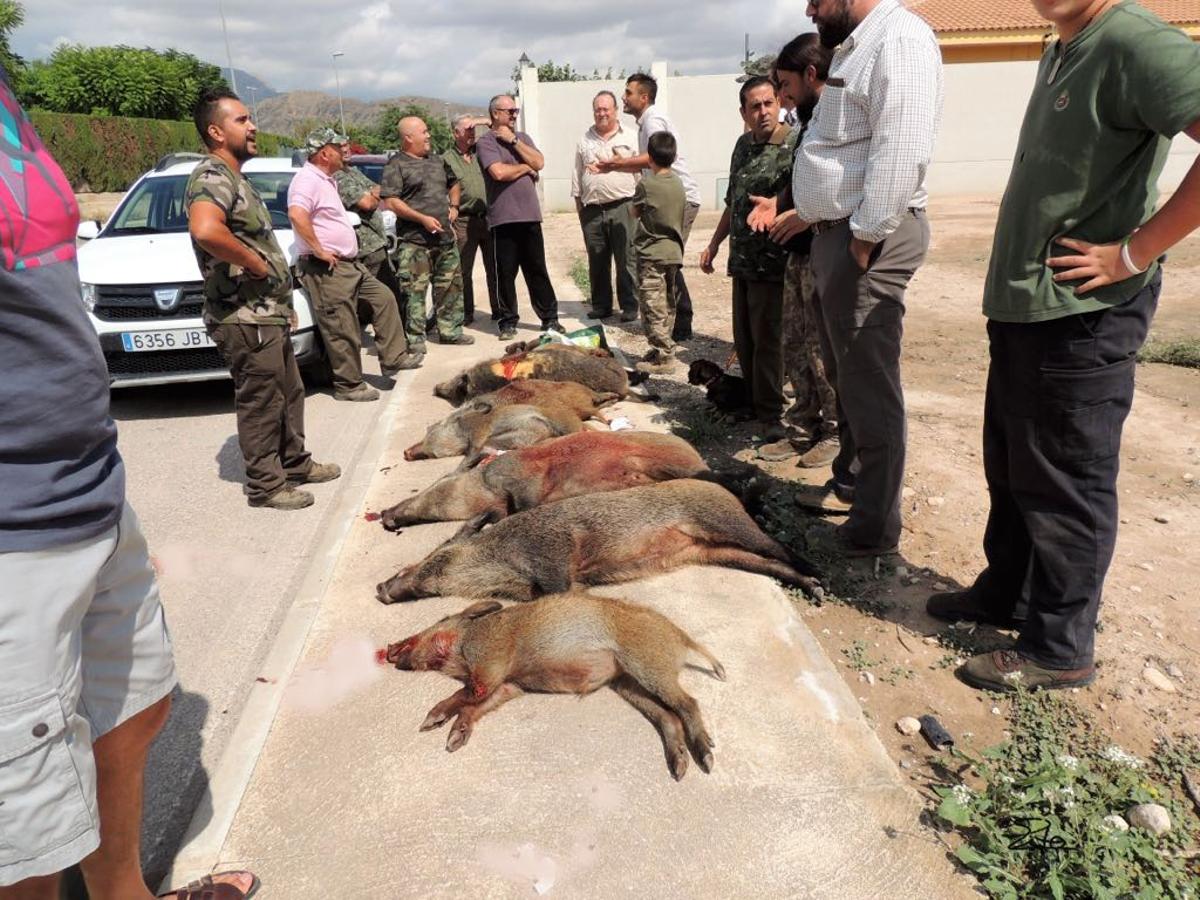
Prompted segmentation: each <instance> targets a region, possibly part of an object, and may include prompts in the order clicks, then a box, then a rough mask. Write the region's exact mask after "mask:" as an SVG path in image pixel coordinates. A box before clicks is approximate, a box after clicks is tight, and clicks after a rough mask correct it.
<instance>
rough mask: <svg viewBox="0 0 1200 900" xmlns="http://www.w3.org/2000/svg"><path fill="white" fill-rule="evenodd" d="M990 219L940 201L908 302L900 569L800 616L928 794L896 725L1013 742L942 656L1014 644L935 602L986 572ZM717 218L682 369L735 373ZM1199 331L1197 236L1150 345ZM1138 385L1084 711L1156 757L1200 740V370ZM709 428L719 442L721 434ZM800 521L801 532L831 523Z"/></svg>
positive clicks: (689, 411) (575, 233)
mask: <svg viewBox="0 0 1200 900" xmlns="http://www.w3.org/2000/svg"><path fill="white" fill-rule="evenodd" d="M996 211H997V205H996V201H995V200H994V199H992V198H975V197H959V198H953V199H941V200H938V201H937V202H935V203H934V204H933V206H932V208H931V218H932V223H933V243H932V246H931V249H930V254H929V258H928V260H927V262H926V264H925V265H924V267H923V268H922V269H921V270H920V271H919V272H918V274H917V276H916V278H915V280H914V281H913V283H912V287H911V289H910V290H909V293H908V313H907V317H906V329H905V332H906V333H905V352H904V361H903V372H904V381H905V388H906V394H907V401H908V409H909V448H908V468H907V477H906V485H907V489H906V491H905V502H904V506H905V510H904V516H905V521H904V525H905V533H904V536H903V539H902V549H903V558H902V559H900V560H897V561H895V562H894V563H892V564H888V565H885V566H882V567H881V568H880V569H878V570H876V569H874V568H873V567H870V566H866V565H860V566H859V567H858V568H847V569H845V570H844V571H841V572H839V573H837V574H838V575H839V576H840V579H841V582H842V584H843V585H844V586H845V585H849V586H850V588H851V590H845V589H844V593H846V594H847V596H849V597H851V601H852V602H850V603H847V604H825V605H823V606H812V605H807V604H806V605H804V607H803V609H802V614H803V615H804V616H805V617H806V619H807V620H808V621H809V623H810V625H811V626H812V628H813V631H814V633H815V634H816V635H817V638H818V640H819V641H821V642H822V644H823V646H824V649H825V651H826V652H827V653H828V654H829V656H830V658H832V659H834V660H835V661H840V662H841V663H843V665H842V666H841V669H842V672H843V675H844V677H845V679H846V681H847V682H848V683H849V685H850V687H851V690H853V691H854V693H855V694H856V695H857V696H858V698H859V700H860V702H861V703H862V705H863V708H864V709H865V710H866V712H867V714H868V717H869V718H870V719H872V720H873V721H874V722H875V723H876V727H877V730H878V731H879V734H880V736H881V737H882V738H883V740H884V742H885V744H886V745H887V747H888V749H889V751H890V752H891V753H892V755H893V757H894V758H895V759H896V760H897V761H898V762H899V763H900V764H901V765H902V766H903V767H904V768H906V769H910V768H911V777H912V778H913V779H914V780H916V781H921V782H924V781H925V780H926V777H925V775H923V774H922V773H921V767H920V766H919V763H920V762H921V761H922V760H923V759H924V758H925V757H926V755H927V750H926V748H925V745H924V743H923V742H921V741H920V740H919V739H918V740H914V739H913V738H906V737H903V736H901V735H900V734H899V733H897V732H896V730H895V729H894V728H893V727H892V723H894V722H895V721H896V719H897V718H899V717H900V716H904V715H920V714H923V713H926V712H932V713H934V714H935V715H937V716H939V718H940V719H941V721H942V722H943V723H944V724H945V725H946V727H947V728H949V729H950V730H951V731H952V732H953V733H954V734H955V735H956V736H957V737H958V738H959V739H960V740H963V741H964V743H966V744H973V745H975V746H977V747H984V746H989V745H991V744H994V743H998V742H999V741H1000V740H1002V739H1003V728H1004V726H1005V723H1006V721H1007V720H1006V718H1005V716H1004V715H1003V713H1004V712H1006V704H1004V703H999V704H997V703H996V701H994V700H993V699H991V698H989V697H987V696H985V695H983V694H980V693H979V692H976V691H974V690H971V689H969V688H967V687H965V686H964V685H962V684H961V683H959V682H958V681H957V680H956V679H955V678H954V676H953V669H954V667H955V665H956V663H957V660H958V659H959V658H960V652H955V650H954V649H948V648H955V647H961V648H964V649H963V650H962V651H961V652H968V651H970V650H971V649H972V648H975V647H979V646H985V647H986V646H988V645H989V644H1000V643H1003V642H1004V641H1005V640H1006V639H1007V636H1006V635H1003V634H1000V633H998V632H993V631H991V630H990V629H980V630H978V631H975V632H967V631H957V630H955V629H949V628H947V627H945V626H944V624H942V623H939V622H937V621H936V620H934V619H931V618H929V617H928V616H926V615H925V612H924V600H925V598H926V596H927V595H928V594H929V593H930V592H931V591H934V590H939V589H943V588H942V587H941V586H942V585H947V586H960V585H965V584H970V583H971V581H972V580H973V578H974V576H975V574H976V573H977V572H978V570H979V568H980V566H981V565H982V562H983V556H982V551H981V546H980V542H981V539H982V534H983V527H984V523H985V520H986V516H987V494H986V488H985V485H984V479H983V468H982V461H981V456H980V429H981V425H982V411H983V394H984V381H985V377H986V370H987V342H986V334H985V330H984V319H983V317H982V316H981V314H980V300H981V294H982V287H983V277H984V272H985V268H986V265H987V258H988V253H989V251H990V247H991V235H992V229H993V227H994V223H995V218H996ZM716 218H717V217H716V214H715V213H706V214H704V215H702V216H701V217H700V219H699V220H698V221H697V223H696V228H695V230H694V232H693V234H692V239H691V241H690V242H689V252H688V256H687V266H686V268H685V271H686V275H687V279H688V285H689V288H690V290H691V293H692V297H693V299H694V303H695V307H696V319H695V329H696V332H697V339H696V340H695V341H694V342H693V343H692V345H691V346H690V347H689V350H688V352H687V353H686V354H685V355H684V357H683V358H684V359H685V360H686V361H690V360H692V359H696V358H701V357H704V358H708V359H711V360H714V361H716V362H718V363H722V364H723V363H724V362H725V360H726V359H727V358H728V357H729V355H730V353H731V352H732V344H731V337H732V330H731V324H730V314H729V294H730V284H729V279H728V278H726V277H724V276H722V275H714V276H705V275H703V274H702V273H701V272H700V270H699V268H698V265H697V263H696V259H697V257H698V255H699V252H700V250H701V248H703V247H704V246H705V245H706V244H707V242H708V240H709V237H710V235H711V233H712V229H713V227H714V226H715V224H716ZM546 243H547V256H548V258H549V259H551V260H552V265H554V266H556V267H557V268H558V269H559V272H560V273H561V274H565V272H566V270H567V268H568V267H569V266H570V265H571V262H572V260H573V259H575V258H576V257H582V256H583V247H582V241H581V238H580V234H579V230H578V225H577V223H576V220H575V218H574V217H573V216H552V217H550V218H549V219H548V221H547V223H546ZM720 264H721V265H723V264H724V255H723V254H722V258H721V263H720ZM1198 321H1200V238H1197V237H1192V238H1190V239H1188V240H1187V241H1185V242H1184V243H1183V244H1182V245H1181V246H1180V247H1179V248H1178V249H1177V250H1176V251H1174V252H1173V253H1172V254H1171V258H1170V260H1169V262H1168V265H1167V268H1166V280H1165V287H1164V290H1163V294H1162V299H1161V303H1160V313H1159V315H1158V318H1157V320H1156V321H1155V325H1154V330H1153V336H1157V337H1161V338H1164V339H1177V338H1181V337H1185V336H1191V337H1195V336H1196V333H1197V330H1198V328H1200V326H1198V325H1197V322H1198ZM610 331H613V332H615V333H616V335H617V343H618V345H619V346H621V347H622V348H623V349H626V350H627V351H628V352H630V353H631V354H638V355H640V354H641V353H642V352H644V350H645V349H646V346H647V345H646V344H645V341H644V339H643V338H642V336H641V332H640V327H639V326H634V327H632V328H628V329H616V328H612V329H610ZM1137 377H1138V392H1137V399H1136V401H1135V404H1134V409H1133V413H1132V415H1131V417H1130V419H1129V422H1128V424H1127V425H1126V429H1125V440H1124V447H1123V471H1122V475H1121V480H1120V484H1119V490H1120V498H1121V531H1120V536H1119V539H1118V543H1117V549H1116V555H1115V557H1114V560H1113V564H1112V568H1111V570H1110V573H1109V577H1108V582H1107V588H1106V591H1105V603H1104V607H1103V609H1102V612H1101V627H1102V630H1101V632H1100V634H1099V635H1098V640H1097V657H1098V660H1099V662H1100V665H1101V668H1100V675H1099V678H1098V679H1097V681H1096V683H1095V684H1094V685H1093V686H1092V687H1090V688H1088V689H1086V690H1084V691H1081V692H1079V694H1078V696H1077V697H1076V699H1077V700H1078V701H1079V702H1080V703H1081V704H1082V705H1083V706H1084V707H1085V708H1087V709H1089V710H1091V711H1092V712H1093V713H1094V714H1095V715H1096V717H1097V719H1098V721H1099V723H1100V724H1101V725H1102V726H1103V727H1104V728H1105V729H1106V730H1108V731H1109V732H1110V733H1111V734H1112V736H1113V737H1114V739H1116V740H1118V741H1120V742H1121V743H1122V744H1123V745H1124V746H1125V747H1127V748H1128V749H1130V750H1132V751H1135V752H1138V753H1147V752H1148V751H1149V749H1150V745H1151V744H1152V742H1153V740H1154V738H1155V737H1157V736H1159V735H1169V734H1176V733H1179V732H1192V733H1195V732H1196V731H1197V730H1198V729H1200V691H1198V690H1197V686H1198V683H1200V650H1198V649H1197V648H1200V616H1197V612H1196V604H1195V601H1196V597H1197V592H1196V588H1195V585H1196V584H1197V583H1198V582H1200V558H1198V557H1197V555H1196V554H1195V553H1194V552H1192V549H1191V548H1192V545H1193V544H1194V542H1195V539H1196V537H1197V535H1200V486H1197V484H1196V481H1195V479H1196V478H1200V457H1198V452H1200V451H1198V448H1200V422H1198V416H1197V409H1198V408H1200V372H1197V371H1194V370H1185V369H1178V368H1172V367H1168V366H1161V365H1143V366H1140V367H1139V369H1138V376H1137ZM658 384H659V385H661V392H662V394H663V398H664V405H665V406H669V407H673V408H674V409H675V410H677V414H678V416H679V417H680V418H681V419H686V420H687V423H688V424H693V423H694V422H695V419H696V416H697V413H698V411H699V410H700V409H701V408H702V406H703V403H702V395H701V393H700V392H699V390H698V389H695V388H692V387H690V386H688V385H687V384H686V383H685V379H684V377H683V376H682V375H680V376H676V377H675V378H673V379H671V382H668V381H666V380H662V381H659V382H658ZM705 428H707V429H708V431H713V430H714V429H712V426H711V424H710V425H708V426H705ZM710 437H712V438H713V440H711V442H710V443H709V445H708V446H707V447H706V448H705V449H707V450H708V451H709V455H710V456H715V457H717V458H719V457H721V456H722V455H732V456H734V457H736V458H738V459H743V460H752V459H753V447H752V441H751V438H752V435H751V434H750V432H749V431H748V430H746V428H745V427H744V426H739V427H733V428H728V427H723V426H722V427H721V428H720V432H719V433H716V434H711V435H710ZM756 464H758V465H760V466H761V467H762V468H763V469H765V470H766V471H768V472H769V473H770V474H771V475H773V476H775V477H776V478H778V479H783V480H787V481H792V480H808V481H810V482H813V483H820V482H823V481H824V480H825V479H826V478H827V477H828V472H827V471H826V470H816V471H815V472H805V471H804V470H801V469H798V468H796V467H795V465H794V463H793V462H792V461H785V462H782V463H773V464H772V463H762V462H758V461H756ZM789 514H790V515H793V516H794V517H795V530H796V531H797V532H804V531H807V530H808V529H811V528H814V527H818V528H823V527H827V526H826V525H825V524H824V523H822V522H818V523H815V524H814V523H813V522H812V520H808V519H805V518H804V517H802V516H800V515H798V514H795V513H789ZM1160 520H1166V521H1165V522H1164V521H1160ZM776 530H777V531H778V528H777V529H776ZM792 537H795V535H792ZM985 632H986V633H985ZM1147 665H1153V666H1155V667H1156V668H1158V669H1160V670H1161V671H1164V672H1165V671H1167V670H1168V669H1169V670H1170V671H1171V672H1172V673H1174V675H1173V678H1172V681H1173V684H1174V686H1175V688H1176V690H1175V692H1173V693H1168V692H1164V691H1162V690H1159V689H1156V688H1154V687H1151V686H1150V685H1149V683H1147V682H1146V681H1145V680H1144V679H1143V677H1142V670H1143V668H1144V667H1145V666H1147ZM868 672H869V673H870V677H869V678H868V676H867V674H866V673H868ZM964 739H965V740H964Z"/></svg>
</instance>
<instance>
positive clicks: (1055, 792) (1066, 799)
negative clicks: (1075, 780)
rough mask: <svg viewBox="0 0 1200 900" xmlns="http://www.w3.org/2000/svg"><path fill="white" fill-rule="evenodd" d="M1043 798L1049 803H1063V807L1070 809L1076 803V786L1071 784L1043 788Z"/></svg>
mask: <svg viewBox="0 0 1200 900" xmlns="http://www.w3.org/2000/svg"><path fill="white" fill-rule="evenodd" d="M1042 799H1044V800H1045V801H1046V802H1047V803H1062V807H1063V809H1070V808H1071V807H1073V806H1074V805H1075V788H1073V787H1071V786H1070V785H1067V786H1066V787H1062V788H1055V787H1047V788H1042Z"/></svg>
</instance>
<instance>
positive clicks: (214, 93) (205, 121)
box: [192, 87, 242, 150]
mask: <svg viewBox="0 0 1200 900" xmlns="http://www.w3.org/2000/svg"><path fill="white" fill-rule="evenodd" d="M222 100H237V101H238V102H239V103H241V101H242V98H241V97H239V96H238V95H237V94H235V93H234V92H233V91H231V90H230V89H229V88H227V87H211V88H206V89H205V90H204V91H203V92H202V93H201V94H200V97H199V99H198V100H196V106H195V107H194V108H193V110H192V121H193V122H194V123H195V125H196V130H197V131H198V132H200V140H202V141H204V146H205V147H207V148H208V149H210V150H211V149H212V146H213V145H212V142H211V141H210V140H209V138H208V126H209V125H212V124H213V123H214V122H216V121H217V110H218V109H220V108H221V101H222Z"/></svg>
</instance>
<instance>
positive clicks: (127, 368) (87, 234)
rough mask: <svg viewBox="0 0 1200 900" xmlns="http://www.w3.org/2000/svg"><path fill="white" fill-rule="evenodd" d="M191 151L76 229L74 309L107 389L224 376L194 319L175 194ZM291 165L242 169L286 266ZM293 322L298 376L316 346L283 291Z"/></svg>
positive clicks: (194, 280)
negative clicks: (85, 318) (77, 292)
mask: <svg viewBox="0 0 1200 900" xmlns="http://www.w3.org/2000/svg"><path fill="white" fill-rule="evenodd" d="M203 158H204V157H202V156H201V155H199V154H196V153H176V154H171V155H169V156H166V157H163V159H161V160H160V161H159V163H158V165H156V166H155V167H154V169H153V170H152V171H150V172H147V173H146V174H145V175H143V176H142V177H141V178H139V179H138V181H137V183H135V184H134V186H133V187H132V188H130V189H129V192H128V193H127V194H126V195H125V196H124V197H123V198H122V200H121V203H120V205H118V206H117V208H116V210H115V211H114V212H113V214H112V216H111V217H110V218H109V220H108V221H107V222H105V223H104V225H103V226H99V225H98V224H97V223H96V222H82V223H81V224H80V226H79V234H78V236H79V238H80V240H82V241H86V243H85V244H84V245H83V246H81V247H80V248H79V254H78V255H79V277H80V280H81V281H82V282H83V302H84V305H85V306H86V307H87V310H88V315H89V316H90V317H91V321H92V327H94V328H95V329H96V333H97V334H98V335H99V336H100V347H101V349H102V350H103V351H104V361H105V363H106V364H107V365H108V376H109V382H110V384H111V385H112V386H113V387H127V386H133V385H150V384H168V383H172V382H179V381H204V380H208V379H214V378H228V377H229V369H228V367H227V366H226V364H225V361H224V360H223V359H222V358H221V355H220V353H219V352H218V350H217V348H216V345H215V344H214V343H213V341H212V339H211V338H210V337H209V336H208V332H207V331H206V330H205V327H204V323H203V321H201V318H200V315H201V309H202V307H203V304H204V286H203V282H202V281H201V279H200V269H199V267H198V266H197V264H196V256H195V253H194V252H193V251H192V241H191V238H190V237H189V236H188V226H187V210H186V208H185V207H184V198H183V194H184V188H185V187H186V185H187V180H188V176H189V175H191V173H192V170H193V169H195V167H196V165H197V164H198V163H199V162H200V160H202V159H203ZM296 169H297V167H296V166H294V165H293V162H292V160H291V159H287V158H283V159H251V160H248V161H247V162H246V163H245V165H243V167H242V172H243V173H244V174H245V175H246V177H247V178H248V179H249V180H250V183H251V184H253V185H254V187H255V189H256V190H257V191H258V193H259V194H260V195H261V196H262V198H263V202H264V203H266V205H267V209H269V210H270V211H271V223H272V225H273V226H274V228H275V239H276V240H277V241H278V242H279V246H280V247H281V248H282V249H283V252H284V255H285V256H287V258H288V261H289V262H295V254H296V249H295V241H294V239H293V236H292V227H291V223H290V222H289V221H288V216H287V192H288V186H289V185H290V184H291V182H292V176H293V175H295V173H296ZM292 302H293V305H294V307H295V309H296V315H297V317H298V318H299V322H298V324H297V326H296V328H295V330H294V331H293V332H292V347H293V349H294V350H295V352H296V361H297V363H299V365H300V367H301V368H302V369H308V370H310V371H320V369H321V368H322V367H323V366H324V365H325V354H324V348H323V347H322V345H321V340H320V336H319V335H318V334H317V331H316V328H315V327H314V324H313V316H312V311H311V309H310V308H309V304H308V300H307V298H306V297H305V296H304V293H303V292H302V291H300V290H298V289H296V290H293V292H292Z"/></svg>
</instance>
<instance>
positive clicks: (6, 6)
mask: <svg viewBox="0 0 1200 900" xmlns="http://www.w3.org/2000/svg"><path fill="white" fill-rule="evenodd" d="M24 23H25V7H24V6H22V5H21V4H20V3H18V2H17V0H0V66H3V67H4V68H5V70H7V71H8V73H9V74H10V75H11V74H13V72H14V70H16V69H18V68H20V67H21V66H22V65H24V62H23V61H22V59H21V57H19V56H16V55H14V54H13V52H12V50H11V49H10V48H9V46H8V36H9V35H10V34H12V33H13V32H14V31H16V30H17V29H18V28H20V27H21V26H22V25H23V24H24Z"/></svg>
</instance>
